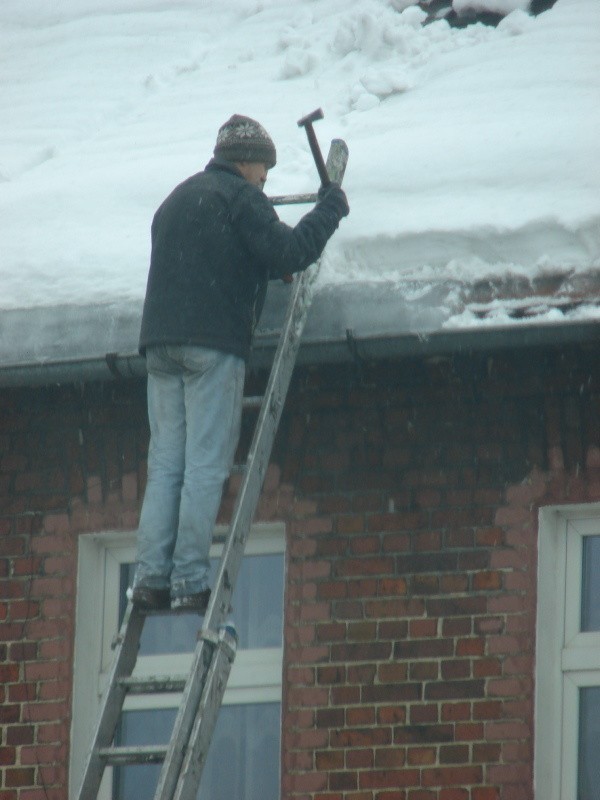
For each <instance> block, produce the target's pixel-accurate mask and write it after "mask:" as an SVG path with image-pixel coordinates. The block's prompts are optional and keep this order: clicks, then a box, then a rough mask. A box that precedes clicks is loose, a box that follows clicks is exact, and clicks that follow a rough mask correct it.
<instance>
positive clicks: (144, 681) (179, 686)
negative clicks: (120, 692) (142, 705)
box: [119, 675, 187, 694]
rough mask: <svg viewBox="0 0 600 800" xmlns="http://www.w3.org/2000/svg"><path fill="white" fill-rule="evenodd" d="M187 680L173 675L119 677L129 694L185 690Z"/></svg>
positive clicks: (120, 682)
mask: <svg viewBox="0 0 600 800" xmlns="http://www.w3.org/2000/svg"><path fill="white" fill-rule="evenodd" d="M186 680H187V678H183V677H175V676H172V675H149V676H148V677H147V678H142V677H139V678H131V677H129V678H119V684H120V685H121V686H122V687H123V688H124V689H125V690H126V691H127V692H128V693H129V694H160V693H163V692H183V690H184V689H185V683H186Z"/></svg>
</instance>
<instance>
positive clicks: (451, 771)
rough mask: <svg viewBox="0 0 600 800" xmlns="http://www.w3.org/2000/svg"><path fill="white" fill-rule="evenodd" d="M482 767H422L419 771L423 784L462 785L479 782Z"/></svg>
mask: <svg viewBox="0 0 600 800" xmlns="http://www.w3.org/2000/svg"><path fill="white" fill-rule="evenodd" d="M481 779H482V769H481V767H479V766H471V767H470V766H461V767H439V768H435V769H424V770H423V771H422V773H421V781H422V785H423V786H451V785H455V786H456V785H458V786H464V785H465V784H467V785H468V784H477V783H481Z"/></svg>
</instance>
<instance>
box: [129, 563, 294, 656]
mask: <svg viewBox="0 0 600 800" xmlns="http://www.w3.org/2000/svg"><path fill="white" fill-rule="evenodd" d="M218 567H219V560H218V559H211V575H210V579H209V581H210V585H211V586H214V583H215V578H216V574H217V570H218ZM133 571H134V567H133V564H125V565H124V566H123V568H122V570H121V608H122V612H121V613H122V614H123V613H124V612H125V605H126V597H125V591H126V589H127V587H128V586H131V583H132V580H133ZM231 616H232V618H233V620H234V622H235V626H236V629H237V632H238V647H239V648H240V649H248V648H254V647H281V643H282V638H283V554H282V553H274V554H268V555H248V556H244V559H243V561H242V566H241V567H240V571H239V574H238V579H237V584H236V587H235V591H234V594H233V613H232V615H231ZM198 628H199V625H198V617H197V616H195V615H193V614H181V615H175V614H165V615H164V616H163V615H158V616H152V617H148V619H147V620H146V623H145V625H144V630H143V633H142V639H141V643H140V655H154V654H159V653H191V652H193V651H194V649H195V647H196V634H197V632H198Z"/></svg>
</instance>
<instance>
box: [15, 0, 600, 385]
mask: <svg viewBox="0 0 600 800" xmlns="http://www.w3.org/2000/svg"><path fill="white" fill-rule="evenodd" d="M434 2H435V0H434ZM469 3H470V5H471V6H473V5H475V6H476V7H478V8H479V9H480V10H484V11H486V10H487V11H494V12H499V13H501V14H505V16H504V17H503V19H502V21H501V22H500V24H498V25H497V26H496V27H493V26H488V25H483V24H480V23H476V24H470V25H468V26H466V27H453V26H451V25H449V24H448V22H447V21H445V20H444V19H438V20H435V21H431V16H432V15H431V14H428V13H427V11H425V10H424V8H425V7H427V6H428V3H427V2H422V3H421V4H420V5H416V4H414V3H413V2H411V0H354V2H348V0H319V2H314V0H294V2H293V3H290V1H289V0H228V2H226V3H224V2H222V0H203V2H202V3H199V2H198V0H61V2H60V3H59V4H57V3H55V2H53V0H28V2H27V3H23V2H22V0H3V2H2V4H0V115H1V117H2V120H3V124H2V127H1V128H0V220H1V223H0V309H1V310H2V315H1V317H0V371H1V369H2V368H6V367H8V366H10V365H15V364H25V365H27V364H33V365H34V364H38V363H48V362H55V361H61V360H63V361H69V360H73V359H74V360H80V359H90V358H91V359H93V358H98V357H103V356H104V355H105V354H106V353H108V352H119V353H131V352H134V351H135V349H136V344H137V331H138V325H139V314H140V309H141V303H142V300H143V295H144V289H145V282H146V275H147V268H148V260H149V244H150V242H149V228H150V222H151V219H152V215H153V213H154V210H155V209H156V207H157V206H158V205H159V203H160V202H161V201H162V199H163V198H164V197H165V196H166V194H168V192H169V191H170V190H171V189H172V188H173V186H174V185H175V184H177V183H178V182H180V181H181V180H183V179H184V178H185V177H187V176H188V175H190V174H192V173H193V172H196V171H198V170H199V169H201V168H202V167H203V166H204V164H205V163H206V162H207V161H208V159H209V158H210V156H211V153H212V149H213V146H214V142H215V137H216V131H217V129H218V127H219V126H220V125H221V124H222V123H223V122H224V121H225V119H227V118H228V117H229V116H230V115H231V114H232V113H234V112H237V113H243V114H247V115H249V116H252V117H255V118H257V119H259V120H260V121H261V122H262V123H263V125H264V126H265V127H266V128H267V130H268V131H269V132H270V133H271V135H272V137H273V139H274V140H275V142H276V144H277V148H278V164H277V167H276V168H275V169H274V170H273V171H272V173H271V174H270V176H269V182H268V184H267V192H268V194H272V195H280V194H286V193H290V192H311V191H315V189H316V187H317V175H316V171H315V167H314V164H313V162H312V157H311V155H310V151H309V149H308V146H307V143H306V138H305V136H304V134H303V132H302V130H300V129H299V128H298V127H297V125H296V121H297V120H298V119H299V118H300V117H301V116H303V115H304V114H306V113H308V112H309V111H312V110H313V109H314V108H316V107H322V108H323V110H324V112H325V119H324V120H323V121H322V122H319V123H317V124H316V125H315V129H316V132H317V134H318V136H319V138H320V140H321V142H322V144H323V147H324V149H325V150H326V149H327V142H328V141H329V140H330V139H332V138H334V137H342V138H344V139H345V140H346V141H347V143H348V145H349V148H350V161H349V165H348V170H347V173H346V178H345V188H346V190H347V193H348V197H349V201H350V205H351V215H350V217H349V218H348V219H346V220H344V221H343V222H342V225H341V227H340V229H339V231H338V232H337V233H336V235H335V236H334V238H333V239H332V240H331V242H330V243H329V245H328V247H327V250H326V254H325V256H324V259H323V265H322V269H321V273H320V276H319V278H318V282H317V293H316V299H315V308H314V310H313V312H312V314H311V319H310V320H309V326H308V329H307V332H306V337H307V342H310V341H314V342H318V341H320V340H322V341H327V340H331V341H332V342H333V341H339V340H341V339H343V338H344V337H345V336H346V331H348V330H349V331H352V332H353V334H352V335H353V336H355V337H356V339H358V340H360V339H363V338H369V337H377V336H380V337H401V336H411V335H412V336H418V337H420V339H423V337H428V336H436V335H440V334H444V335H446V334H447V335H449V336H451V335H455V334H459V333H462V334H467V333H469V332H471V333H472V332H473V331H476V332H477V333H480V332H482V331H484V330H489V329H492V328H493V329H510V330H511V331H513V330H517V331H518V330H519V329H523V328H525V327H527V326H531V325H534V324H535V325H538V326H539V325H545V326H549V328H550V330H553V331H558V328H561V327H563V326H565V325H567V326H572V325H581V324H582V323H594V322H595V321H596V320H598V319H599V318H600V285H599V281H598V278H597V268H598V266H600V48H599V47H598V38H597V37H598V31H599V30H600V3H598V2H597V0H557V2H556V3H555V5H554V6H553V7H552V8H550V9H549V10H546V11H544V12H543V13H541V14H539V15H537V16H533V15H529V14H528V13H527V12H526V10H524V9H526V8H527V7H528V0H454V5H455V8H456V9H457V10H458V11H460V10H461V9H464V8H465V7H467V6H468V5H469ZM511 9H512V10H511ZM301 213H302V210H301V207H298V206H294V207H288V208H284V209H280V215H281V216H282V218H284V219H286V220H287V221H289V222H290V223H293V222H294V220H295V219H297V218H298V216H299V215H300V214H301ZM283 294H284V289H283V288H282V287H279V286H274V288H273V291H272V292H271V297H270V299H269V301H268V305H267V308H266V312H265V317H264V319H263V329H264V330H266V331H267V332H269V331H271V330H272V329H273V327H275V326H276V321H277V319H278V314H279V308H278V305H279V304H280V302H281V298H282V296H283ZM589 327H590V330H591V329H592V326H591V325H590V326H589ZM557 335H560V334H557Z"/></svg>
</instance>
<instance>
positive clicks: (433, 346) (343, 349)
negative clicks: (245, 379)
mask: <svg viewBox="0 0 600 800" xmlns="http://www.w3.org/2000/svg"><path fill="white" fill-rule="evenodd" d="M277 338H278V337H277V334H276V333H270V334H264V335H260V336H257V338H256V340H255V344H254V348H253V352H252V356H251V359H250V365H249V366H250V368H251V369H264V368H268V367H269V366H270V364H271V362H272V360H273V356H274V353H275V349H276V347H277ZM598 342H600V325H598V324H597V323H594V322H580V323H569V324H566V323H555V324H546V325H535V324H522V325H516V326H512V327H498V328H493V327H485V328H468V329H464V330H452V331H434V332H431V333H418V334H414V333H401V334H394V335H391V334H387V335H380V336H377V335H376V336H357V335H355V333H354V331H353V330H352V329H350V328H348V329H347V330H346V334H345V337H344V338H337V339H321V340H316V339H311V338H308V339H305V340H304V341H303V343H302V345H301V347H300V350H299V353H298V360H297V363H298V364H300V365H315V366H316V365H323V364H344V363H352V362H354V363H367V362H373V361H381V360H391V359H398V358H409V357H433V356H444V355H452V354H457V353H470V352H481V351H498V350H506V349H523V348H528V347H539V346H548V345H553V346H556V345H583V346H585V345H589V346H594V345H597V344H598ZM145 375H146V364H145V360H144V359H143V358H142V357H141V356H140V355H139V354H137V353H107V354H105V355H104V356H97V357H96V356H94V357H89V358H76V359H64V360H54V361H44V362H40V363H22V364H18V363H16V364H7V365H0V388H2V387H24V386H29V387H34V386H49V385H56V384H74V383H86V382H91V381H110V380H128V379H140V378H143V377H144V376H145Z"/></svg>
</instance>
